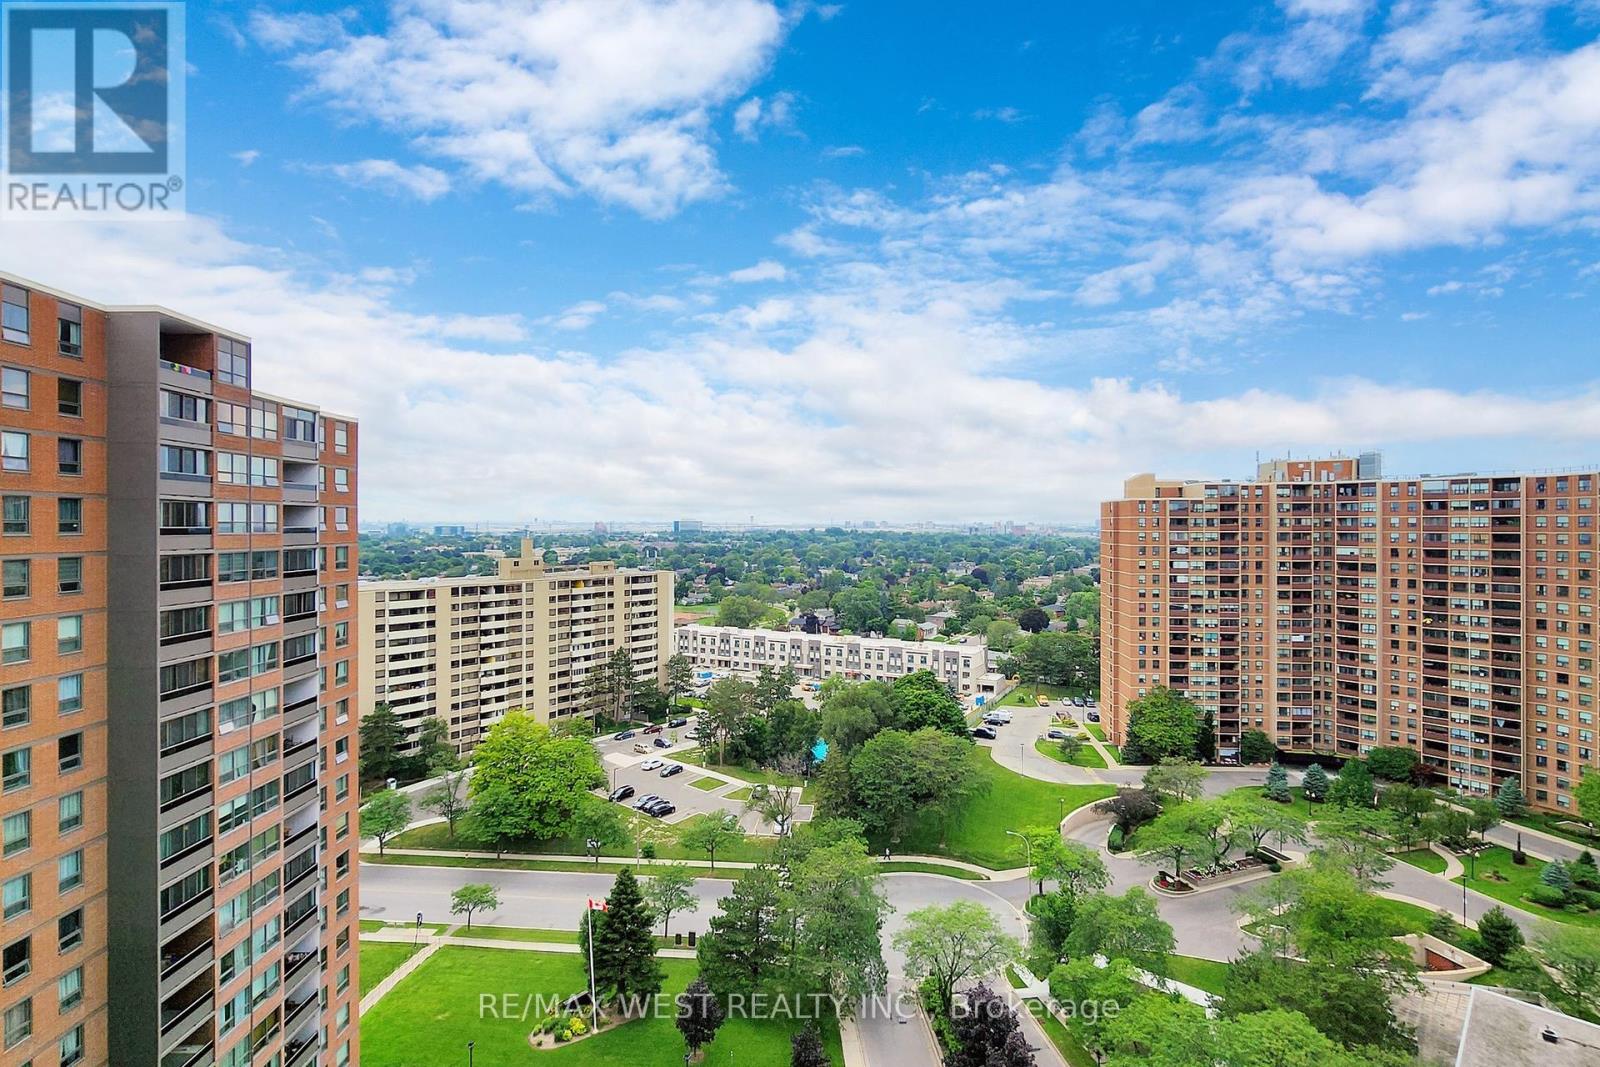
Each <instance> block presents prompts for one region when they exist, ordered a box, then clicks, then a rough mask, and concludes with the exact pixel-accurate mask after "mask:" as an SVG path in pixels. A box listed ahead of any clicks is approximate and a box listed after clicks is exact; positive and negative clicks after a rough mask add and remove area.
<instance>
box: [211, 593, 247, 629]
mask: <svg viewBox="0 0 1600 1067" xmlns="http://www.w3.org/2000/svg"><path fill="white" fill-rule="evenodd" d="M249 628H250V602H249V601H248V600H230V601H228V602H227V603H224V604H218V605H217V633H218V634H236V633H239V632H240V631H242V630H248V629H249Z"/></svg>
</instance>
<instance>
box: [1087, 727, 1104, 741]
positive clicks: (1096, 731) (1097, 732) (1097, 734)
mask: <svg viewBox="0 0 1600 1067" xmlns="http://www.w3.org/2000/svg"><path fill="white" fill-rule="evenodd" d="M1083 728H1084V729H1085V730H1088V731H1089V733H1090V734H1091V735H1092V736H1093V737H1094V739H1095V740H1096V741H1104V740H1105V739H1106V731H1105V729H1104V728H1103V727H1102V726H1101V725H1100V724H1099V723H1097V722H1086V723H1084V724H1083Z"/></svg>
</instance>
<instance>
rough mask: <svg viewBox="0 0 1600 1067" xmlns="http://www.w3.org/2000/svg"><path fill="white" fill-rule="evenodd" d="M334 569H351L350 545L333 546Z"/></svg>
mask: <svg viewBox="0 0 1600 1067" xmlns="http://www.w3.org/2000/svg"><path fill="white" fill-rule="evenodd" d="M333 569H334V570H336V571H347V570H349V569H350V546H349V545H334V546H333Z"/></svg>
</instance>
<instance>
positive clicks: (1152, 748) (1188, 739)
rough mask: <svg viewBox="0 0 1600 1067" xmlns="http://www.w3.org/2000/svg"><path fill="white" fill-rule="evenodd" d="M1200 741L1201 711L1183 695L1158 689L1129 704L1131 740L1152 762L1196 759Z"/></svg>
mask: <svg viewBox="0 0 1600 1067" xmlns="http://www.w3.org/2000/svg"><path fill="white" fill-rule="evenodd" d="M1199 739H1200V711H1199V709H1198V708H1197V707H1196V706H1195V704H1194V702H1193V701H1191V700H1189V699H1188V698H1187V697H1185V696H1183V695H1182V694H1181V693H1178V692H1175V691H1174V690H1171V689H1168V688H1167V687H1166V686H1156V688H1154V689H1152V690H1151V691H1150V692H1149V693H1148V694H1146V695H1145V696H1142V697H1140V698H1139V699H1138V700H1134V701H1131V702H1130V703H1129V704H1128V740H1129V741H1130V742H1132V744H1133V745H1134V746H1135V747H1136V748H1137V750H1138V752H1139V754H1140V755H1141V756H1142V757H1143V758H1144V759H1147V760H1150V761H1152V762H1154V761H1158V760H1162V759H1167V758H1175V759H1185V760H1189V759H1193V758H1194V757H1195V751H1196V746H1197V745H1198V743H1199Z"/></svg>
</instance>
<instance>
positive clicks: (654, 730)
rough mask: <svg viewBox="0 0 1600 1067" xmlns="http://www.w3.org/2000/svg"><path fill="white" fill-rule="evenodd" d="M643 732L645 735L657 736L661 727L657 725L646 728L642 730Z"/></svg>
mask: <svg viewBox="0 0 1600 1067" xmlns="http://www.w3.org/2000/svg"><path fill="white" fill-rule="evenodd" d="M644 732H645V733H647V734H659V733H660V732H661V727H660V726H659V725H657V726H646V727H645V728H644Z"/></svg>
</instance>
